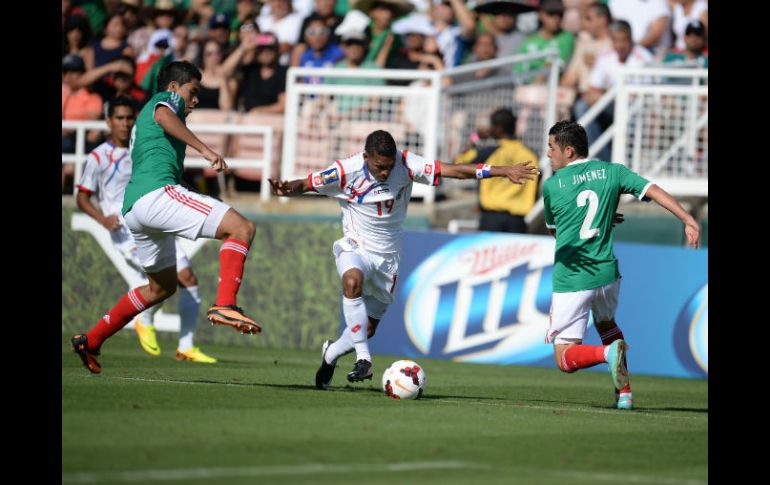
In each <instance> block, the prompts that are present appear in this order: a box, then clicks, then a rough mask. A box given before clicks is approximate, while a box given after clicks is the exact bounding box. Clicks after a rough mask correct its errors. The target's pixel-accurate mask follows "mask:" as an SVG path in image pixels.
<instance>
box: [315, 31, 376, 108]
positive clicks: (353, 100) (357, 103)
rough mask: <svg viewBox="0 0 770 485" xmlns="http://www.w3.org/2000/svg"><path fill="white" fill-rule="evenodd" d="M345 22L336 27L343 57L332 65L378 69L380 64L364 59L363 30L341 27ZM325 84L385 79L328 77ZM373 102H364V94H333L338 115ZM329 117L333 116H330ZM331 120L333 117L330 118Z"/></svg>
mask: <svg viewBox="0 0 770 485" xmlns="http://www.w3.org/2000/svg"><path fill="white" fill-rule="evenodd" d="M343 27H346V25H345V22H343V23H342V24H340V26H339V27H337V34H338V35H339V36H340V38H341V39H342V50H343V51H344V52H345V59H343V60H341V61H340V62H338V63H337V64H335V65H334V67H335V68H337V69H378V68H379V67H380V66H378V65H377V64H375V63H374V62H373V61H370V60H367V59H366V49H367V46H368V45H369V38H368V36H367V35H366V33H365V32H364V31H363V30H355V29H343ZM324 83H326V84H344V85H346V86H350V85H364V86H381V85H384V84H385V81H383V80H382V79H377V78H344V77H328V78H326V79H324ZM374 104H375V103H374V102H370V103H366V98H365V97H364V96H353V95H335V97H334V108H335V112H336V113H337V114H338V115H345V116H347V117H351V116H352V115H354V114H356V113H362V112H364V111H367V110H369V109H370V108H372V107H373V106H374ZM331 118H334V116H332V117H331ZM332 121H333V119H332Z"/></svg>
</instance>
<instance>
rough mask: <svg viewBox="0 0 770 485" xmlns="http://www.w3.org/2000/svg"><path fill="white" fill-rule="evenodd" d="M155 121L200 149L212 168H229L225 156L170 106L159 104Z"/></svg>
mask: <svg viewBox="0 0 770 485" xmlns="http://www.w3.org/2000/svg"><path fill="white" fill-rule="evenodd" d="M155 121H156V122H157V123H158V124H159V125H160V126H161V127H162V128H163V131H165V132H166V133H168V134H169V135H171V136H173V137H174V138H177V139H179V140H181V141H183V142H185V143H186V144H188V145H190V146H191V147H193V148H195V149H196V150H198V151H199V152H200V154H201V155H203V158H205V159H206V160H208V161H209V163H211V168H213V169H214V170H216V171H217V172H221V171H222V170H224V169H226V168H227V163H226V162H225V160H224V158H222V156H221V155H220V154H218V153H216V152H215V151H214V150H212V149H211V148H209V147H208V146H206V144H205V143H203V142H202V141H200V139H199V138H198V137H197V136H195V134H194V133H193V132H192V131H190V129H189V128H187V126H185V124H184V123H183V122H182V120H180V119H179V118H178V117H177V115H176V114H175V113H174V112H173V111H171V109H170V108H168V107H166V106H162V105H161V106H158V107H157V108H156V109H155Z"/></svg>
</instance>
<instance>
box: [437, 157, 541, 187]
mask: <svg viewBox="0 0 770 485" xmlns="http://www.w3.org/2000/svg"><path fill="white" fill-rule="evenodd" d="M484 167H488V174H484V176H483V177H482V178H487V177H507V178H508V180H510V181H511V182H513V183H514V184H523V183H525V182H526V181H527V180H535V179H536V178H537V176H538V175H539V174H540V170H539V169H538V168H537V165H536V164H535V162H532V161H528V162H526V163H519V164H516V165H510V166H504V167H502V166H497V165H484ZM441 176H442V177H448V178H453V179H472V178H478V176H477V167H476V165H471V164H457V165H455V164H453V163H442V164H441Z"/></svg>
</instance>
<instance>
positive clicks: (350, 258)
mask: <svg viewBox="0 0 770 485" xmlns="http://www.w3.org/2000/svg"><path fill="white" fill-rule="evenodd" d="M534 162H535V161H534V160H532V161H528V162H526V163H522V164H518V165H512V166H505V167H502V166H490V165H483V164H478V165H477V166H473V165H470V164H461V165H454V164H451V163H442V162H440V161H438V160H428V159H426V158H424V157H421V156H420V155H417V154H414V153H411V152H408V151H407V150H397V149H396V142H395V141H394V140H393V137H392V136H391V135H390V133H388V132H386V131H383V130H377V131H375V132H372V133H370V134H369V136H367V138H366V145H365V148H364V151H362V152H359V153H357V154H355V155H353V156H352V157H349V158H346V159H343V160H335V161H334V163H332V164H331V165H329V166H328V167H327V168H326V169H325V170H321V171H318V172H313V173H311V174H309V175H308V177H307V178H304V179H297V180H292V181H281V180H274V179H270V185H271V191H272V192H273V194H275V195H278V196H295V195H300V194H303V193H305V192H310V191H313V192H317V193H319V194H322V195H326V196H328V197H333V198H335V199H337V201H338V202H339V204H340V208H341V209H342V231H343V236H342V238H341V239H339V240H337V241H335V242H334V245H333V247H332V251H333V253H334V256H335V258H336V260H337V272H338V273H339V276H340V278H341V279H342V291H343V298H342V310H343V315H344V318H345V325H346V328H345V330H344V331H343V332H342V335H341V336H340V337H339V339H337V341H335V342H333V343H332V342H331V341H330V340H327V341H326V342H325V343H324V347H323V359H322V362H321V367H320V368H319V369H318V372H317V373H316V387H317V388H318V389H327V388H328V387H329V385H330V384H331V380H332V376H333V375H334V368H335V366H336V363H337V359H338V358H339V357H341V356H343V355H345V354H348V353H350V352H352V351H353V350H355V352H356V363H355V366H354V367H353V370H352V371H351V372H350V373H348V375H347V379H348V381H350V382H357V381H362V380H364V379H371V378H372V375H373V372H372V357H371V354H370V352H369V344H368V339H369V338H370V337H372V336H373V335H374V332H375V330H376V328H377V324H378V323H379V322H380V320H381V319H382V316H383V315H384V314H385V311H386V310H387V308H388V305H390V304H391V303H392V302H393V292H394V291H395V288H396V281H397V279H398V267H399V261H400V259H401V254H400V253H401V237H402V234H403V224H404V219H405V218H406V211H407V205H408V204H409V200H410V198H411V194H412V184H413V183H414V182H417V183H421V184H426V185H434V186H436V185H439V184H440V183H441V178H442V177H449V178H457V179H467V178H473V177H476V178H479V179H481V178H489V177H507V178H508V179H509V180H510V181H511V182H512V183H516V184H521V183H524V182H526V181H527V180H530V179H534V178H536V177H537V174H538V173H539V171H538V170H537V165H536V164H535V163H534Z"/></svg>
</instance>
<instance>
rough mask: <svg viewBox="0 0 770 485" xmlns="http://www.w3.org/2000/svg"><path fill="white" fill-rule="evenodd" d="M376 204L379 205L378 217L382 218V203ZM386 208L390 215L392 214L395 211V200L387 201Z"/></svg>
mask: <svg viewBox="0 0 770 485" xmlns="http://www.w3.org/2000/svg"><path fill="white" fill-rule="evenodd" d="M375 204H377V215H378V216H381V215H382V203H381V202H379V201H378V202H375ZM385 208H386V209H388V214H390V213H391V211H392V210H393V199H390V200H386V201H385Z"/></svg>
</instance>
